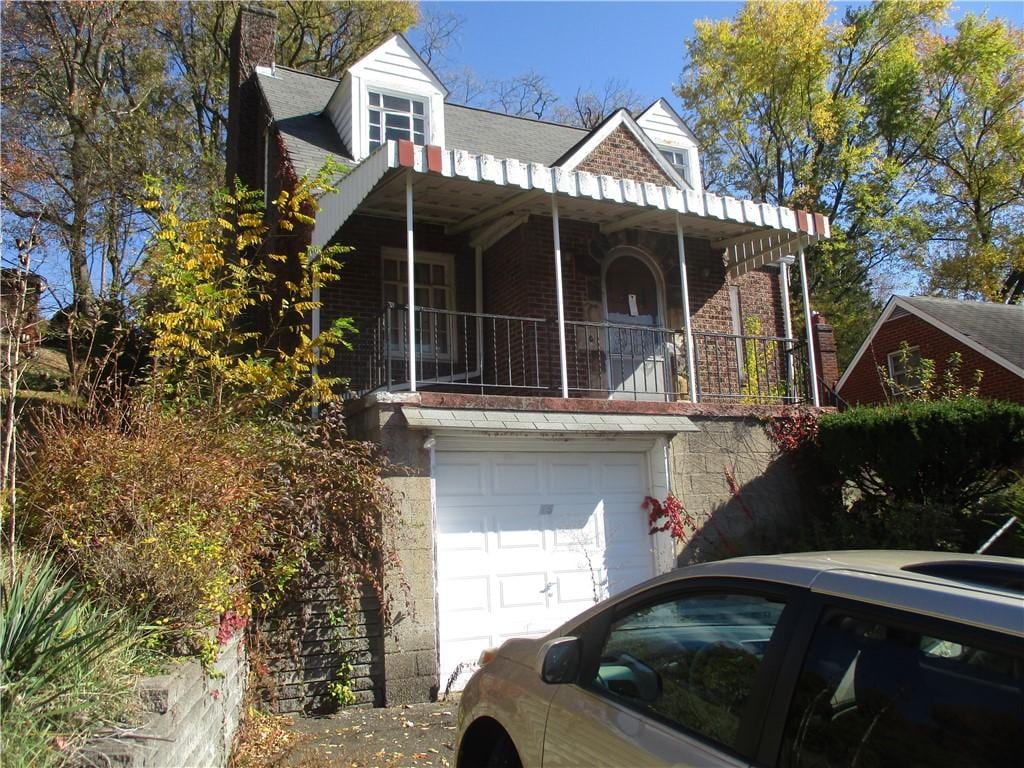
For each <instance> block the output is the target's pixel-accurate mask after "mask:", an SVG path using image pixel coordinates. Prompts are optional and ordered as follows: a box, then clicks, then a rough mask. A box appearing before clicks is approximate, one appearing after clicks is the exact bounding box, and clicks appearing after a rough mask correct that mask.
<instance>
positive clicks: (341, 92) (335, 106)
mask: <svg viewBox="0 0 1024 768" xmlns="http://www.w3.org/2000/svg"><path fill="white" fill-rule="evenodd" d="M327 114H328V115H329V116H330V118H331V122H332V123H334V127H335V128H337V129H338V135H339V136H341V139H342V141H344V142H345V146H347V147H348V148H349V151H352V78H351V77H350V76H349V75H347V74H346V75H345V77H344V78H342V80H341V82H340V83H338V87H337V88H336V89H335V91H334V94H333V95H332V96H331V100H330V101H329V102H327Z"/></svg>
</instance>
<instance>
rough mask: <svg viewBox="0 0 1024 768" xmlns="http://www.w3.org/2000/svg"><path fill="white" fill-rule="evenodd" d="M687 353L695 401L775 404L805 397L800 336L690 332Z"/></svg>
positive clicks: (807, 396)
mask: <svg viewBox="0 0 1024 768" xmlns="http://www.w3.org/2000/svg"><path fill="white" fill-rule="evenodd" d="M693 357H694V364H695V365H694V367H695V369H696V370H697V395H698V399H699V400H700V401H701V402H737V403H744V404H748V405H779V404H786V403H793V404H795V403H803V402H807V401H809V400H810V399H811V397H810V388H809V378H808V366H807V343H806V342H805V341H801V340H799V339H787V338H784V337H781V336H744V335H739V334H732V333H694V334H693Z"/></svg>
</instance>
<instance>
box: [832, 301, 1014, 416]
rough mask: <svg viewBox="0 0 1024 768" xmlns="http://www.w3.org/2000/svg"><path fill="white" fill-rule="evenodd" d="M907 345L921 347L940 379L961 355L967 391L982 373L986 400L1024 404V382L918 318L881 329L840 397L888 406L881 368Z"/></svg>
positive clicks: (890, 323)
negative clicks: (955, 354)
mask: <svg viewBox="0 0 1024 768" xmlns="http://www.w3.org/2000/svg"><path fill="white" fill-rule="evenodd" d="M903 341H906V342H907V343H908V344H910V346H911V347H915V346H917V347H920V349H921V357H923V358H929V359H931V360H934V361H935V369H936V377H937V378H941V376H942V375H943V371H944V370H945V368H946V365H945V364H946V360H947V359H948V358H949V355H950V354H951V353H953V352H959V353H960V354H961V356H962V357H963V363H962V364H961V367H960V371H961V377H962V382H961V383H962V384H963V385H964V386H965V387H966V386H970V383H971V377H972V376H973V374H974V371H975V370H981V371H983V372H984V375H983V376H982V379H981V387H980V388H979V394H980V395H981V396H982V397H988V398H992V399H996V400H1011V401H1015V402H1018V403H1024V379H1021V378H1020V377H1019V376H1016V375H1015V374H1013V373H1011V372H1010V371H1008V370H1007V369H1006V368H1004V367H1003V366H1001V365H998V364H997V363H995V362H993V361H992V360H991V359H989V358H988V357H986V356H985V355H982V354H981V353H979V352H976V351H975V350H973V349H971V348H970V347H967V346H965V345H963V344H961V343H960V342H958V341H957V340H956V339H954V338H952V337H951V336H949V335H947V334H946V333H943V332H942V331H940V330H939V329H938V328H936V327H935V326H934V325H932V324H931V323H927V322H925V321H924V320H922V319H921V318H919V317H917V316H916V315H904V316H903V317H898V318H894V319H890V320H889V321H887V322H885V323H883V324H882V325H881V327H879V329H878V332H877V333H876V334H875V336H874V338H873V339H872V341H871V344H870V345H869V346H868V348H867V349H866V350H865V351H864V354H863V356H861V358H860V360H859V361H858V362H857V365H856V367H855V368H854V370H853V372H852V373H851V374H850V376H849V378H848V379H847V380H846V382H845V384H844V385H843V387H842V389H841V390H839V395H840V397H842V398H843V399H844V400H846V401H847V402H849V403H851V404H858V403H884V402H887V398H886V393H885V391H884V390H883V388H882V383H881V380H880V379H879V376H878V366H882V367H883V368H884V369H885V370H888V368H887V356H888V354H889V353H890V352H898V351H899V348H900V343H901V342H903Z"/></svg>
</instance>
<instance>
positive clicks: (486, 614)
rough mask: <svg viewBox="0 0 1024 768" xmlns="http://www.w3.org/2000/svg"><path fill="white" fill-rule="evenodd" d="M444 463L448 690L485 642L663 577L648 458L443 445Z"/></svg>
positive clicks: (441, 549) (440, 486)
mask: <svg viewBox="0 0 1024 768" xmlns="http://www.w3.org/2000/svg"><path fill="white" fill-rule="evenodd" d="M435 466H436V473H435V477H436V479H437V529H438V530H437V583H438V587H437V590H438V620H439V624H440V626H439V635H440V638H439V639H440V645H441V649H440V650H441V670H440V671H441V689H442V691H443V690H444V689H445V686H446V684H447V683H448V681H449V678H450V677H451V675H452V673H453V672H455V671H456V670H457V669H458V667H459V665H460V664H463V663H473V662H475V661H476V660H477V658H478V657H479V655H480V651H481V650H483V649H484V648H488V647H491V646H495V645H499V644H501V643H502V642H504V641H505V640H507V639H508V638H510V637H524V636H533V637H536V636H539V635H543V634H545V633H547V632H550V631H551V630H552V629H554V628H555V627H557V626H558V625H559V624H561V623H562V622H563V621H565V620H567V619H569V618H571V617H572V616H574V615H576V614H577V613H579V612H580V611H582V610H584V609H585V608H587V607H588V606H590V605H592V604H593V603H594V602H596V601H597V600H599V599H603V598H604V597H607V596H608V595H609V594H614V593H616V592H619V591H621V590H623V589H625V588H626V587H629V586H632V585H633V584H636V583H638V582H640V581H643V580H644V579H646V578H649V577H650V576H652V575H653V574H654V557H653V553H652V543H653V542H652V539H651V536H650V535H649V533H648V530H649V527H648V525H647V514H646V512H645V511H644V510H643V509H642V508H641V504H642V502H643V499H644V496H646V495H647V493H648V487H649V481H648V471H647V462H646V456H645V454H642V453H526V452H507V453H501V452H488V451H475V452H459V451H439V452H438V454H437V461H436V465H435ZM459 677H460V679H459V681H458V682H457V683H456V684H455V685H454V686H453V688H458V687H460V686H461V683H462V682H463V681H464V679H465V676H464V675H460V676H459Z"/></svg>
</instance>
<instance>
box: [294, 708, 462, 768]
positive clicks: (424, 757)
mask: <svg viewBox="0 0 1024 768" xmlns="http://www.w3.org/2000/svg"><path fill="white" fill-rule="evenodd" d="M457 709H458V702H452V701H447V702H443V703H433V704H409V705H406V706H403V707H394V708H388V709H370V708H362V707H360V708H351V709H343V710H341V711H340V712H338V713H337V714H335V715H331V716H330V717H318V718H300V717H296V718H295V719H294V723H293V725H292V726H291V727H290V728H289V729H288V730H289V731H291V732H292V733H293V734H295V735H296V737H297V738H296V740H295V742H294V743H293V746H292V747H291V749H290V750H289V751H288V753H287V754H286V755H285V756H284V757H283V758H282V759H281V760H280V761H279V762H277V765H279V766H281V768H314V767H315V766H323V768H422V767H423V766H441V767H442V768H443V767H444V766H452V765H454V764H455V753H454V751H453V749H454V745H455V715H456V712H457Z"/></svg>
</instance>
